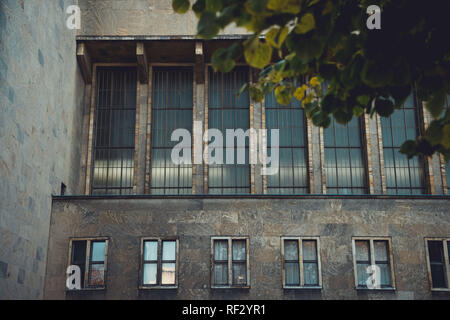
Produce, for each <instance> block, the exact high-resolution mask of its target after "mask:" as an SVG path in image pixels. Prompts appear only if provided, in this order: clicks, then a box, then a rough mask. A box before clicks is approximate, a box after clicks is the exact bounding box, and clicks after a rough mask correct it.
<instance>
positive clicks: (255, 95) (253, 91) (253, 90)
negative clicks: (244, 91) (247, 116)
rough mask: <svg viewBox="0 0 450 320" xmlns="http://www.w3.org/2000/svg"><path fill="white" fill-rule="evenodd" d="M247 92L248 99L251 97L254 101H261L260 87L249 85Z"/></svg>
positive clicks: (262, 97) (262, 96)
mask: <svg viewBox="0 0 450 320" xmlns="http://www.w3.org/2000/svg"><path fill="white" fill-rule="evenodd" d="M249 93H250V99H252V100H253V101H254V102H261V101H262V100H263V99H264V94H263V92H262V91H261V89H259V88H257V87H255V86H250V88H249Z"/></svg>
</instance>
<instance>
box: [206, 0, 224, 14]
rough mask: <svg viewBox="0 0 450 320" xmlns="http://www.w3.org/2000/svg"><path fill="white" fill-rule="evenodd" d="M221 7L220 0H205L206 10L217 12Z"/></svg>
mask: <svg viewBox="0 0 450 320" xmlns="http://www.w3.org/2000/svg"><path fill="white" fill-rule="evenodd" d="M220 9H222V0H206V10H207V11H211V12H217V11H220Z"/></svg>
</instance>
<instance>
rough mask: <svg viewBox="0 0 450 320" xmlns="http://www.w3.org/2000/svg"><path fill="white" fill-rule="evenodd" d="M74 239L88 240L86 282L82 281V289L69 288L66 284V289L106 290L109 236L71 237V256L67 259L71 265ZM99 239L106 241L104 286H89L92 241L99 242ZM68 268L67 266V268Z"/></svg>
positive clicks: (85, 269) (85, 268)
mask: <svg viewBox="0 0 450 320" xmlns="http://www.w3.org/2000/svg"><path fill="white" fill-rule="evenodd" d="M73 241H86V256H85V259H86V264H85V267H84V282H83V283H82V285H83V286H82V288H81V289H69V288H67V286H66V291H70V292H71V291H83V290H84V291H86V290H93V291H95V290H106V283H107V274H108V242H109V238H108V237H92V238H70V239H69V257H68V259H67V266H68V267H69V266H70V265H71V263H72V243H73ZM97 241H99V242H100V241H104V242H105V260H104V263H103V264H104V267H105V271H104V276H103V279H104V285H103V286H97V287H93V286H89V264H90V262H91V244H92V242H97ZM66 270H67V268H66Z"/></svg>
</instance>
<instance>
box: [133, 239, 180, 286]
mask: <svg viewBox="0 0 450 320" xmlns="http://www.w3.org/2000/svg"><path fill="white" fill-rule="evenodd" d="M143 254H144V256H143V275H142V284H143V285H144V286H145V285H176V271H177V270H176V268H177V267H176V259H177V242H176V241H175V240H159V241H158V240H146V241H144V253H143Z"/></svg>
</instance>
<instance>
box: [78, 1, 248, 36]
mask: <svg viewBox="0 0 450 320" xmlns="http://www.w3.org/2000/svg"><path fill="white" fill-rule="evenodd" d="M191 2H192V3H193V1H191ZM79 4H80V9H81V12H82V26H81V30H80V32H79V35H82V36H84V35H97V36H142V35H145V36H152V35H156V36H173V35H175V36H179V35H195V34H196V33H197V18H196V17H195V15H194V13H193V12H192V11H189V12H188V13H186V14H183V15H181V14H177V13H175V12H174V11H173V9H172V0H79ZM246 32H247V31H246V30H245V29H242V28H237V27H235V26H230V27H228V28H227V29H226V30H225V31H224V32H223V34H243V33H246Z"/></svg>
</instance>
